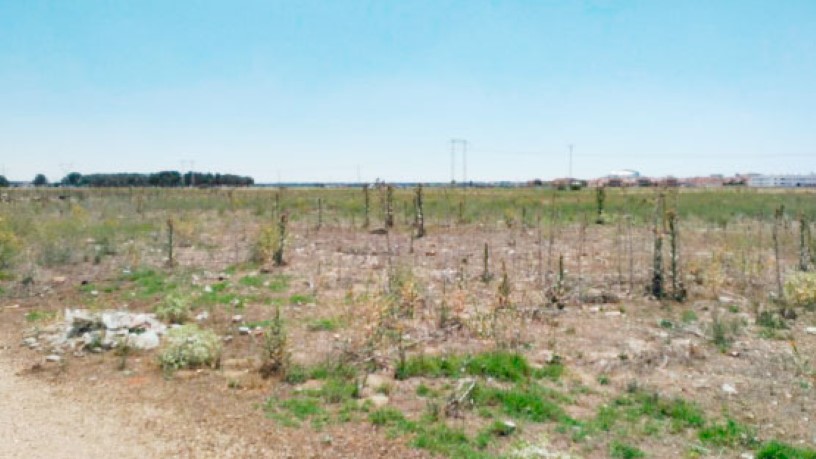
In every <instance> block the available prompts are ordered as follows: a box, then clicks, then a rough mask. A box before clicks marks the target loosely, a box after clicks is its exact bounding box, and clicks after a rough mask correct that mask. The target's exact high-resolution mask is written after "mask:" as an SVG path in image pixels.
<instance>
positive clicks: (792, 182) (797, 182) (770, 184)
mask: <svg viewBox="0 0 816 459" xmlns="http://www.w3.org/2000/svg"><path fill="white" fill-rule="evenodd" d="M748 186H751V187H757V188H813V187H816V174H810V175H757V176H754V177H749V178H748Z"/></svg>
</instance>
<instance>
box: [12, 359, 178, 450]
mask: <svg viewBox="0 0 816 459" xmlns="http://www.w3.org/2000/svg"><path fill="white" fill-rule="evenodd" d="M2 347H3V349H4V354H6V353H7V351H5V350H6V349H8V345H7V344H6V343H3V344H2ZM19 371H20V370H19V369H18V368H17V367H16V366H15V364H14V362H12V361H11V360H10V359H9V358H8V356H7V355H3V356H2V358H0V401H2V402H0V404H1V405H0V406H2V408H0V412H1V413H2V416H0V438H2V439H3V440H2V441H0V457H5V458H73V457H104V456H108V457H110V456H115V457H121V458H141V457H157V456H167V455H172V454H173V453H174V452H175V451H178V449H177V448H174V445H173V443H172V442H168V441H165V440H164V439H163V438H162V437H161V435H156V433H157V432H155V430H156V429H155V428H153V429H151V428H149V427H148V426H145V425H143V424H140V423H138V422H136V423H134V422H133V420H134V419H133V418H135V417H137V416H136V415H133V414H130V413H127V412H126V411H124V410H122V411H121V412H116V411H113V410H109V409H106V407H104V406H102V405H100V404H93V403H87V402H84V401H82V400H80V399H78V398H76V397H74V396H73V395H72V394H71V393H70V392H69V391H66V390H65V388H64V387H59V386H52V385H49V384H47V383H44V382H42V381H38V380H36V379H32V378H28V377H25V376H23V375H20V374H18V372H19Z"/></svg>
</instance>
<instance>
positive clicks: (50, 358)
mask: <svg viewBox="0 0 816 459" xmlns="http://www.w3.org/2000/svg"><path fill="white" fill-rule="evenodd" d="M45 361H46V362H60V361H62V357H60V356H58V355H57V354H51V355H49V356H48V357H46V358H45Z"/></svg>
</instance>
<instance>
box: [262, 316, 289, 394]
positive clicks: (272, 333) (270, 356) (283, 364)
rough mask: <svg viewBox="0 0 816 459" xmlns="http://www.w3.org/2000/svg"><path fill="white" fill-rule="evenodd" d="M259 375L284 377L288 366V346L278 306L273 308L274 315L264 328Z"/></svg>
mask: <svg viewBox="0 0 816 459" xmlns="http://www.w3.org/2000/svg"><path fill="white" fill-rule="evenodd" d="M261 362H262V364H261V376H263V377H264V378H269V377H271V376H273V375H283V377H284V378H285V377H286V372H287V369H288V368H289V348H288V340H287V336H286V330H285V329H284V327H283V319H281V315H280V307H278V308H275V317H274V318H273V319H272V320H271V321H270V322H269V325H268V326H267V327H266V329H265V330H264V341H263V353H262V355H261Z"/></svg>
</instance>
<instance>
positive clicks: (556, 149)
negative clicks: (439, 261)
mask: <svg viewBox="0 0 816 459" xmlns="http://www.w3.org/2000/svg"><path fill="white" fill-rule="evenodd" d="M451 138H462V139H467V140H468V141H469V150H468V155H467V156H468V170H467V175H468V178H469V179H473V180H498V179H508V180H526V179H530V178H536V177H539V178H544V179H547V178H553V177H558V176H564V175H566V174H567V171H568V147H567V145H569V144H574V165H573V170H574V175H576V176H580V177H586V178H589V177H597V176H602V175H605V174H606V173H607V172H608V171H610V170H613V169H621V168H631V169H637V170H639V171H641V172H642V173H643V174H646V175H655V176H660V175H667V174H674V175H678V176H687V175H703V174H705V175H707V174H711V173H724V174H733V173H736V172H747V171H756V172H767V173H795V172H803V173H808V172H811V171H816V1H814V0H801V1H797V0H784V1H782V0H780V1H776V0H765V1H753V0H734V1H725V0H704V1H693V0H682V1H678V0H671V1H668V0H667V1H662V0H648V1H626V0H621V1H611V0H586V1H549V0H538V1H533V0H529V1H509V0H508V1H479V0H463V1H447V0H428V1H419V0H411V1H408V0H403V1H389V0H376V1H362V0H360V1H341V0H324V1H310V0H292V1H286V2H281V1H272V0H264V1H257V2H254V1H235V0H230V1H181V0H157V1H149V0H139V1H97V0H71V1H62V0H60V1H50V2H49V1H37V0H0V173H2V172H3V171H5V173H6V175H7V176H8V177H9V178H10V179H13V180H29V179H31V178H32V177H33V176H34V174H35V173H37V172H43V173H45V174H46V175H47V176H48V177H49V178H50V179H51V180H58V179H59V178H61V177H62V176H63V175H65V173H66V172H68V171H69V170H77V171H79V172H82V173H90V172H114V171H134V172H146V171H155V170H161V169H188V168H189V167H190V166H189V164H190V162H191V161H192V162H194V164H195V169H196V170H202V171H207V170H210V171H220V172H233V173H239V174H248V175H252V176H254V177H255V178H256V180H258V181H261V182H264V181H272V182H274V181H277V180H278V178H279V177H280V178H281V179H282V180H284V181H290V180H308V181H312V180H314V181H354V180H356V179H357V174H358V167H359V173H360V176H361V178H362V179H363V180H366V181H368V180H374V179H375V178H381V179H385V180H393V181H400V180H421V181H444V180H449V179H450V173H451V166H450V139H451ZM461 175H462V167H461V159H460V158H457V165H456V176H457V179H461Z"/></svg>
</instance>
